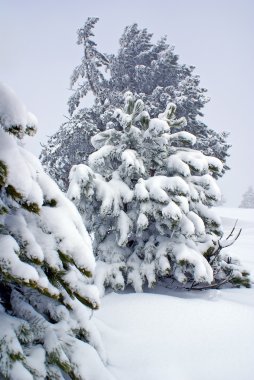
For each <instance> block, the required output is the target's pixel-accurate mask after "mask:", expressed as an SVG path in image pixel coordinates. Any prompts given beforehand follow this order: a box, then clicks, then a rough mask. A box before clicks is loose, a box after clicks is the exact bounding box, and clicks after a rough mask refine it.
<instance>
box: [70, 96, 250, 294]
mask: <svg viewBox="0 0 254 380" xmlns="http://www.w3.org/2000/svg"><path fill="white" fill-rule="evenodd" d="M176 114H177V112H176V106H175V105H174V104H173V103H169V104H168V105H167V107H166V111H164V112H163V113H161V114H159V116H158V118H151V117H150V115H149V113H148V112H147V111H146V107H145V105H144V103H143V101H142V100H141V99H135V97H134V96H133V94H132V93H131V92H127V93H126V94H125V103H124V109H123V110H122V109H115V112H114V117H115V119H116V124H117V125H116V126H114V127H113V128H108V129H106V130H105V131H103V132H99V133H97V134H96V135H95V136H94V137H93V138H92V140H91V142H92V144H93V146H94V149H95V152H93V153H92V154H91V155H90V156H89V159H88V163H89V166H86V165H84V164H79V165H75V166H73V168H72V170H71V172H70V186H69V189H68V192H67V196H68V197H69V198H70V199H71V200H72V201H74V202H75V204H76V205H77V206H78V208H79V210H80V212H81V214H82V215H84V220H85V222H86V226H87V228H88V230H89V231H90V232H91V233H92V234H93V236H94V239H93V242H94V251H95V255H96V258H97V269H96V274H95V283H96V285H97V286H98V287H99V289H100V290H101V292H103V291H104V287H107V286H111V287H112V288H114V289H123V288H124V287H125V285H127V284H131V285H132V286H133V288H134V289H135V290H136V291H141V290H142V287H143V285H144V284H146V283H147V284H148V286H149V287H151V286H153V285H154V284H155V283H156V282H157V281H158V279H160V278H164V277H170V278H171V279H174V280H176V281H178V282H179V283H182V284H186V283H190V284H192V285H193V286H194V285H195V286H197V285H198V284H201V283H202V284H206V285H207V286H211V284H219V283H221V282H232V283H234V282H236V281H238V283H241V284H244V285H246V286H249V279H248V273H246V272H245V271H243V270H242V269H241V267H240V266H239V263H238V262H237V261H236V260H233V259H232V258H229V257H228V256H225V255H223V254H222V252H221V248H222V247H223V246H224V245H225V244H226V243H222V241H221V237H222V229H221V224H220V220H219V218H218V217H217V216H216V214H215V213H214V212H213V211H212V210H211V209H210V208H209V206H211V205H213V204H214V203H215V202H216V201H218V200H219V199H220V191H219V189H218V186H217V184H216V181H215V179H214V178H213V177H212V175H211V174H212V173H217V174H219V172H220V171H221V170H222V163H221V162H220V161H219V160H218V159H217V158H214V157H212V156H205V155H204V154H203V153H201V152H200V151H197V150H195V149H194V148H193V146H195V141H196V138H195V136H194V135H192V134H190V133H189V132H186V131H184V128H185V127H186V119H185V118H184V117H181V118H177V117H176ZM176 131H177V132H176Z"/></svg>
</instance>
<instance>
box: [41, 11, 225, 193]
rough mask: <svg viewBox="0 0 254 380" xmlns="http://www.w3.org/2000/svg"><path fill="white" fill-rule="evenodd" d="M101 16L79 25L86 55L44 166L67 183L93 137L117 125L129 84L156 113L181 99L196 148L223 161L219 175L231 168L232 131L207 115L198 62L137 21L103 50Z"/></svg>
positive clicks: (45, 154)
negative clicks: (219, 128) (213, 125)
mask: <svg viewBox="0 0 254 380" xmlns="http://www.w3.org/2000/svg"><path fill="white" fill-rule="evenodd" d="M97 21H98V19H97V18H88V20H87V22H86V23H85V25H84V27H83V28H81V29H79V30H78V44H81V45H82V47H83V50H84V55H83V57H82V61H81V64H80V65H79V66H77V67H76V68H75V70H74V72H73V75H72V77H71V86H72V90H73V94H72V95H71V97H70V99H69V101H68V105H69V112H70V119H69V120H68V121H67V122H66V123H65V124H63V125H62V126H61V127H60V129H59V131H58V132H57V133H55V134H54V135H53V136H52V137H51V138H50V139H49V141H48V143H47V145H46V146H45V147H44V148H43V150H42V153H41V160H42V163H43V165H44V167H45V168H46V170H47V171H48V173H49V174H50V175H52V176H53V178H54V179H55V180H56V181H57V183H58V184H59V185H60V187H61V188H62V189H64V190H66V189H67V186H68V173H69V170H70V169H71V167H72V165H74V164H78V163H87V158H88V156H89V154H90V153H92V152H93V149H94V148H93V146H92V144H91V142H90V140H91V137H92V136H93V135H95V134H96V133H98V132H99V131H103V130H105V129H106V128H112V127H114V125H116V124H115V122H114V121H112V114H113V110H114V108H115V107H120V106H122V105H123V104H122V98H123V94H124V93H125V92H126V91H129V90H130V91H132V92H133V93H134V94H137V96H138V98H140V99H142V100H143V102H144V103H145V107H146V111H148V112H149V114H150V115H151V117H155V116H157V115H158V114H159V113H161V112H163V110H165V107H166V105H167V104H168V103H169V102H173V103H174V104H176V105H177V110H176V117H180V116H184V117H185V118H186V120H187V123H188V124H187V127H186V128H187V131H189V132H190V133H194V134H195V136H196V137H197V141H196V145H195V148H196V149H198V150H200V151H202V152H203V153H204V154H206V155H210V156H215V157H217V158H219V159H220V160H221V161H222V162H223V169H222V171H221V173H220V174H218V173H214V174H213V175H214V176H215V177H217V176H218V175H222V174H223V173H224V172H225V170H228V166H227V164H226V158H227V156H228V149H229V147H230V145H229V144H228V143H227V141H226V139H227V135H228V134H227V133H225V132H222V133H217V132H215V131H214V130H212V129H209V128H208V127H207V126H206V125H205V124H204V123H203V122H202V121H201V119H200V117H202V116H203V114H202V109H203V107H204V105H205V104H206V103H207V102H208V100H209V99H208V98H207V96H206V95H205V94H206V90H205V89H204V88H201V87H200V84H199V82H200V80H199V76H198V75H195V74H194V66H187V65H185V64H181V63H179V58H178V56H177V55H176V54H175V53H174V48H173V47H172V46H170V45H169V44H168V43H167V41H166V37H163V38H161V39H160V40H159V41H158V42H156V43H152V34H151V33H148V31H147V29H139V28H138V25H137V24H133V25H131V26H128V27H126V28H125V30H124V33H123V35H122V37H121V39H120V47H119V50H118V53H117V54H116V55H114V54H111V55H105V54H101V53H100V52H99V51H98V49H97V46H96V43H95V42H94V40H93V39H92V37H93V28H94V26H95V24H96V22H97ZM106 71H107V73H106ZM88 92H90V94H92V95H93V97H94V100H95V102H94V105H93V106H92V107H91V108H86V107H83V105H82V104H81V100H82V99H83V98H84V97H85V96H86V95H87V94H88Z"/></svg>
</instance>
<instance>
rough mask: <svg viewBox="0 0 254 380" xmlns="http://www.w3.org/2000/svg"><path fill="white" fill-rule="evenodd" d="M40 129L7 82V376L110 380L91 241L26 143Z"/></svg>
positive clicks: (1, 219)
mask: <svg viewBox="0 0 254 380" xmlns="http://www.w3.org/2000/svg"><path fill="white" fill-rule="evenodd" d="M35 131H36V127H35V117H34V116H33V115H32V114H30V113H28V112H27V111H26V109H25V107H24V105H23V104H22V103H21V102H20V101H19V100H18V99H17V98H16V96H15V94H14V93H13V92H12V91H11V90H10V89H9V88H7V87H6V86H4V85H1V86H0V377H1V376H2V377H3V378H6V379H13V380H30V379H31V380H32V379H35V380H39V379H55V380H60V379H61V380H63V379H64V378H66V375H69V377H70V378H71V379H86V380H87V379H92V378H96V379H101V380H102V379H103V380H104V379H110V378H111V377H110V376H109V374H108V372H107V370H106V368H105V366H104V365H103V362H102V359H103V360H105V354H104V351H103V347H102V345H101V341H100V336H99V334H98V332H97V330H96V329H95V327H94V325H93V323H92V321H90V316H91V310H93V309H97V308H98V306H99V297H98V290H97V288H96V287H95V286H94V285H90V284H89V280H88V278H89V277H91V276H92V274H93V271H94V267H95V260H94V257H93V253H92V246H91V241H90V238H89V236H88V234H87V231H86V229H85V227H84V225H83V223H82V219H81V218H80V216H79V214H78V212H77V210H76V208H75V206H74V205H73V204H72V203H71V202H70V201H69V200H68V199H67V198H66V197H65V196H64V195H63V193H62V192H61V191H60V190H59V188H58V187H57V185H56V184H55V183H54V181H53V180H51V178H49V176H48V175H47V174H46V173H45V172H44V171H43V169H42V166H41V164H40V162H39V161H38V159H37V158H35V157H34V156H33V155H32V154H30V153H29V152H28V151H26V150H25V149H24V148H23V147H22V145H21V144H20V141H21V139H22V137H23V136H24V135H25V134H28V135H32V134H34V133H35ZM98 353H99V354H98ZM99 355H100V356H101V358H100V356H99Z"/></svg>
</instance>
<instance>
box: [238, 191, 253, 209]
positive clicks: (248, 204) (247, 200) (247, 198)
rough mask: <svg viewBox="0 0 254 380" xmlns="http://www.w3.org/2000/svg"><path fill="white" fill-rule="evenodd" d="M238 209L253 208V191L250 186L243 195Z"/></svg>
mask: <svg viewBox="0 0 254 380" xmlns="http://www.w3.org/2000/svg"><path fill="white" fill-rule="evenodd" d="M239 207H240V208H254V191H253V188H252V187H251V186H250V187H249V188H248V190H247V191H246V192H245V193H244V194H243V199H242V202H241V204H240V206H239Z"/></svg>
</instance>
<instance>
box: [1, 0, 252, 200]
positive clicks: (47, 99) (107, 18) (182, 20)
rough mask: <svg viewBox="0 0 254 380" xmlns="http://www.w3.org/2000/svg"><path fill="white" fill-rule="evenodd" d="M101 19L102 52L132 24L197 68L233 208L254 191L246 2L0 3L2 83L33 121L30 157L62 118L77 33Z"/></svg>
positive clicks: (77, 53)
mask: <svg viewBox="0 0 254 380" xmlns="http://www.w3.org/2000/svg"><path fill="white" fill-rule="evenodd" d="M89 16H97V17H99V18H100V21H99V23H98V24H97V26H96V29H95V34H96V37H95V38H96V41H97V43H98V47H99V49H100V50H101V51H103V52H116V51H117V48H118V40H119V37H120V35H121V34H122V32H123V29H124V27H125V26H126V25H130V24H132V23H133V22H137V23H138V24H139V26H140V27H146V28H147V29H148V30H149V31H150V32H152V33H153V34H154V41H155V40H157V39H158V38H159V37H161V36H162V35H165V34H166V35H167V36H168V42H169V43H170V44H172V45H174V46H175V51H176V53H177V54H178V55H179V56H180V61H181V62H182V63H186V64H190V65H194V66H196V74H199V75H200V78H201V85H202V86H203V87H206V88H207V89H208V95H209V96H210V97H211V101H210V103H209V104H207V105H206V107H205V109H204V114H205V122H206V123H207V124H208V126H209V127H211V128H212V129H215V130H216V131H223V130H226V131H228V132H230V138H229V142H230V143H231V144H232V148H231V151H230V152H231V157H230V159H229V165H230V166H231V168H232V169H231V171H230V172H228V173H227V174H226V175H225V177H224V178H223V179H222V180H220V182H219V185H220V187H221V189H222V192H223V194H224V196H225V197H226V199H227V205H232V206H238V204H239V203H240V200H241V197H242V193H243V192H245V191H246V189H247V188H248V186H250V185H252V186H254V170H253V166H254V160H253V157H254V153H253V150H254V148H253V147H254V125H253V121H252V117H253V116H252V109H253V108H252V107H253V105H254V97H253V89H254V73H253V72H254V64H253V62H254V47H253V39H254V22H253V19H254V1H252V0H213V1H212V0H175V1H171V0H135V1H134V0H129V1H121V0H100V1H99V0H91V1H87V0H37V1H35V0H0V70H1V75H2V77H1V80H2V81H3V82H4V83H6V84H8V85H9V86H11V87H12V88H13V89H14V90H15V91H16V93H17V94H18V95H19V97H20V98H21V99H22V100H23V101H24V103H25V104H26V105H27V107H28V109H29V110H30V111H32V112H33V113H35V114H36V116H37V117H38V119H39V132H38V134H37V136H35V137H34V138H29V139H30V141H29V142H28V143H27V145H28V147H29V149H30V150H32V151H33V152H34V153H35V154H37V155H38V154H39V152H40V142H42V143H43V142H45V141H46V140H47V136H49V135H51V134H53V133H54V132H55V131H56V130H57V129H58V128H59V126H60V124H61V123H62V122H63V121H64V115H67V107H66V103H67V100H68V97H69V95H70V91H69V90H68V88H69V78H70V75H71V73H72V70H73V68H74V67H75V66H76V65H77V64H79V63H80V57H81V54H82V52H81V49H80V47H79V46H78V45H76V30H77V29H78V28H79V27H81V26H82V25H83V24H84V22H85V20H86V18H87V17H89Z"/></svg>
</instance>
